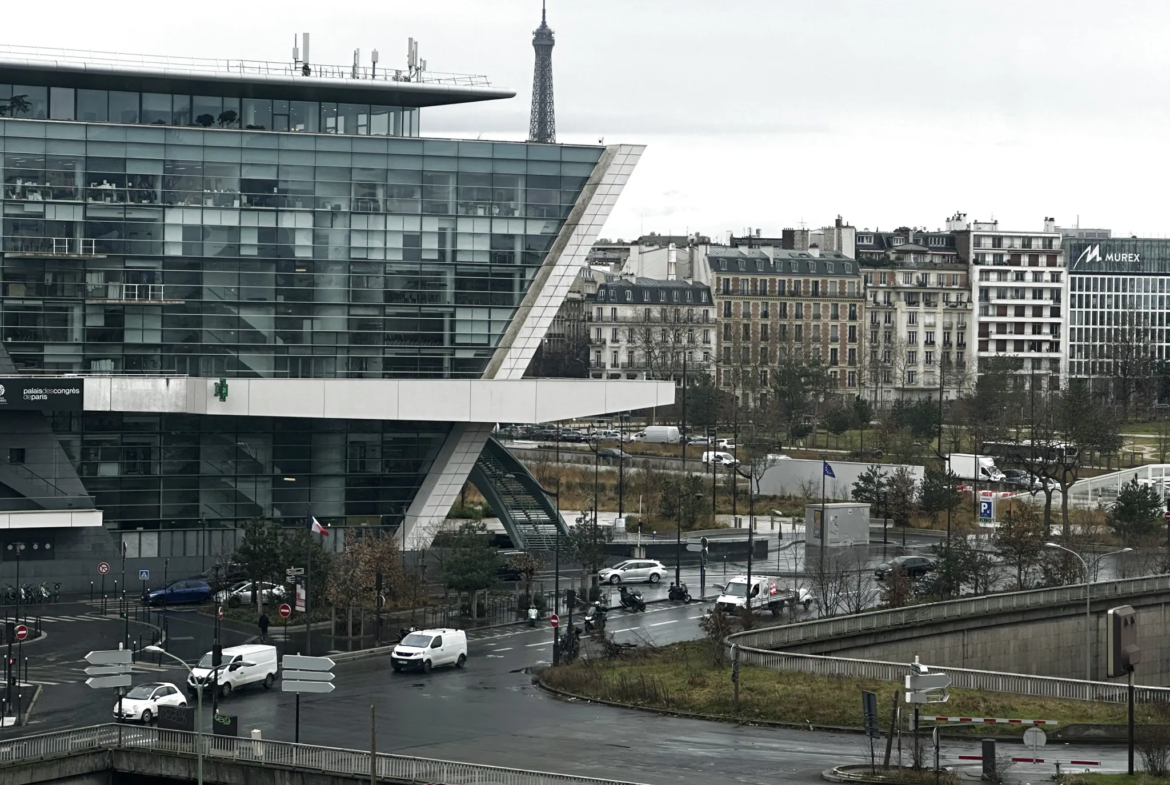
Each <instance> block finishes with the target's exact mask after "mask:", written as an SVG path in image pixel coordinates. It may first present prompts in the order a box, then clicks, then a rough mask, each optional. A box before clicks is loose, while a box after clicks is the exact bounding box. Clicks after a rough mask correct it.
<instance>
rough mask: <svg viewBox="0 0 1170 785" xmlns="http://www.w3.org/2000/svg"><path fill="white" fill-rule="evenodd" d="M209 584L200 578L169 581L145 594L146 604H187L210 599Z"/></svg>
mask: <svg viewBox="0 0 1170 785" xmlns="http://www.w3.org/2000/svg"><path fill="white" fill-rule="evenodd" d="M211 594H212V592H211V586H210V584H208V583H207V581H205V580H203V579H202V578H183V579H182V580H178V581H171V583H170V584H168V585H167V586H164V587H163V588H161V589H155V590H154V591H152V592H149V593H147V595H146V604H147V605H164V604H165V605H188V604H194V603H199V602H207V601H209V600H210V599H211Z"/></svg>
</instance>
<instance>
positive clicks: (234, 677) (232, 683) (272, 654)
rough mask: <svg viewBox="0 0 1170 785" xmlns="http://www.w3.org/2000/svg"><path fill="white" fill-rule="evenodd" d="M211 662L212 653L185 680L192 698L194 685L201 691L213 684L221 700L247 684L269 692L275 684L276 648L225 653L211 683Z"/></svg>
mask: <svg viewBox="0 0 1170 785" xmlns="http://www.w3.org/2000/svg"><path fill="white" fill-rule="evenodd" d="M211 660H212V656H211V652H207V653H206V654H204V655H203V658H202V659H200V660H199V664H198V665H196V666H195V667H194V668H192V669H191V675H190V676H188V677H187V692H189V693H191V694H192V695H194V694H195V691H196V687H195V685H196V683H197V682H200V683H202V684H203V687H204V689H210V687H211V685H212V683H213V682H214V683H215V685H216V686H217V687H218V688H219V694H220V696H221V697H226V696H227V695H230V694H231V693H232V692H233V691H235V690H238V689H239V688H240V687H244V686H247V685H249V684H263V685H264V689H269V688H270V687H272V684H273V683H274V682H275V681H276V670H277V665H276V647H275V646H264V645H259V644H253V645H251V646H231V647H229V648H226V649H224V650H223V657H222V659H221V660H220V665H219V672H218V673H216V674H215V678H214V679H213V678H212V670H213V668H212V666H211Z"/></svg>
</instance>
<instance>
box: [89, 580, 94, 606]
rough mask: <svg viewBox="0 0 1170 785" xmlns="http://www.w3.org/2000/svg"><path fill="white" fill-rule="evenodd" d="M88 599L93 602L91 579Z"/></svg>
mask: <svg viewBox="0 0 1170 785" xmlns="http://www.w3.org/2000/svg"><path fill="white" fill-rule="evenodd" d="M89 601H90V602H93V581H90V582H89Z"/></svg>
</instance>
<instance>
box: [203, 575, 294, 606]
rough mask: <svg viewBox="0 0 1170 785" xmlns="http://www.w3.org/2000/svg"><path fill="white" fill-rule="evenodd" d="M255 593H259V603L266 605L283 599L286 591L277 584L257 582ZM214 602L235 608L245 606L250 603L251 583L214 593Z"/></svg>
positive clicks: (244, 582)
mask: <svg viewBox="0 0 1170 785" xmlns="http://www.w3.org/2000/svg"><path fill="white" fill-rule="evenodd" d="M257 591H259V592H260V594H261V595H262V596H261V602H263V603H264V604H265V605H267V604H268V603H269V602H271V601H272V600H273V599H274V598H275V600H276V601H277V602H280V601H281V600H283V599H284V597H285V594H286V591H285V588H284V587H283V586H281V585H280V584H278V583H268V582H265V581H259V582H258V586H257ZM215 601H216V602H218V603H220V604H221V605H230V606H232V607H235V606H237V605H247V604H249V603H251V602H252V582H251V581H240V582H239V583H237V584H235V585H234V586H231V587H229V588H226V589H224V590H223V591H219V592H216V593H215Z"/></svg>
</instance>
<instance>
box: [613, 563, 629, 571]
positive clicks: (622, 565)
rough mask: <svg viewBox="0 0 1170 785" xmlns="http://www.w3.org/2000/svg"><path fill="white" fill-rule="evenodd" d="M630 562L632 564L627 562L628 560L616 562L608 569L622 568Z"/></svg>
mask: <svg viewBox="0 0 1170 785" xmlns="http://www.w3.org/2000/svg"><path fill="white" fill-rule="evenodd" d="M631 564H633V562H629V561H623V562H618V563H617V564H615V565H614V566H612V567H610V569H611V570H624V569H625V568H626V567H629V566H630V565H631Z"/></svg>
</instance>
